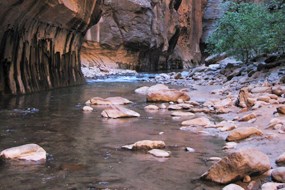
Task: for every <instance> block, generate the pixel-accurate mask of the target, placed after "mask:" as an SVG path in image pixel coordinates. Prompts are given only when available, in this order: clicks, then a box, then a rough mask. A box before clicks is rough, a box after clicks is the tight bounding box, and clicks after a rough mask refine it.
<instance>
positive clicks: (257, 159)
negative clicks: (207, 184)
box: [201, 148, 270, 184]
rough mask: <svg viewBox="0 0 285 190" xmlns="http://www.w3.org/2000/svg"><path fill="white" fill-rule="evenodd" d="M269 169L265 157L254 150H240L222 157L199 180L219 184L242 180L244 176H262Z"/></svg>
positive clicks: (268, 163)
mask: <svg viewBox="0 0 285 190" xmlns="http://www.w3.org/2000/svg"><path fill="white" fill-rule="evenodd" d="M269 169H270V161H269V158H268V156H267V155H265V154H264V153H262V152H260V151H259V150H256V149H254V148H247V149H242V150H239V151H237V152H233V153H231V154H230V155H229V156H227V157H224V158H223V159H222V160H221V161H219V162H217V163H215V164H214V165H213V166H211V168H210V169H209V170H208V171H207V172H206V173H204V174H203V175H202V176H201V178H202V179H205V180H210V181H213V182H216V183H220V184H227V183H230V182H233V181H237V180H240V179H243V178H244V177H245V176H247V175H249V176H251V175H258V174H263V173H264V172H266V171H268V170H269Z"/></svg>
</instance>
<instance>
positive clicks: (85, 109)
mask: <svg viewBox="0 0 285 190" xmlns="http://www.w3.org/2000/svg"><path fill="white" fill-rule="evenodd" d="M82 110H83V111H93V108H92V107H90V106H84V107H83V108H82Z"/></svg>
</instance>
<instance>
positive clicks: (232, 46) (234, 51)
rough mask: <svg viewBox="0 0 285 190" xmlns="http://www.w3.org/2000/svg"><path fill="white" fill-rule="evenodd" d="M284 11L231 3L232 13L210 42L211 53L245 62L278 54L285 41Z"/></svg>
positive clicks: (265, 6)
mask: <svg viewBox="0 0 285 190" xmlns="http://www.w3.org/2000/svg"><path fill="white" fill-rule="evenodd" d="M284 19H285V18H284V10H283V8H281V9H274V10H270V9H269V8H268V6H267V5H265V4H254V3H240V4H237V3H229V7H228V11H227V12H226V13H225V14H224V16H223V17H222V18H221V19H220V21H219V22H218V25H217V27H216V30H215V31H214V32H213V33H212V35H211V36H210V37H209V38H208V39H207V44H208V51H209V52H210V53H222V52H226V53H227V54H229V55H233V56H236V57H237V58H240V59H242V60H243V61H245V62H248V60H249V59H250V58H251V57H252V56H255V55H259V54H262V53H271V52H274V51H278V50H279V49H280V48H282V47H283V46H284V44H285V43H284V42H285V37H284V36H285V34H284V31H285V26H284V25H285V20H284Z"/></svg>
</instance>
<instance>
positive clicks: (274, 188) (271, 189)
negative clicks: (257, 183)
mask: <svg viewBox="0 0 285 190" xmlns="http://www.w3.org/2000/svg"><path fill="white" fill-rule="evenodd" d="M284 187H285V183H274V182H268V183H265V184H263V185H262V186H261V190H278V189H280V190H281V188H284Z"/></svg>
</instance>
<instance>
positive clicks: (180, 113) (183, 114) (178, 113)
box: [171, 111, 195, 117]
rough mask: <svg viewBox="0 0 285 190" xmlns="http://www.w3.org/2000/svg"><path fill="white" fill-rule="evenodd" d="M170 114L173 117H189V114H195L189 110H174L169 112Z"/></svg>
mask: <svg viewBox="0 0 285 190" xmlns="http://www.w3.org/2000/svg"><path fill="white" fill-rule="evenodd" d="M171 116H174V117H191V116H195V114H194V113H191V112H183V111H174V112H172V113H171Z"/></svg>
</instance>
